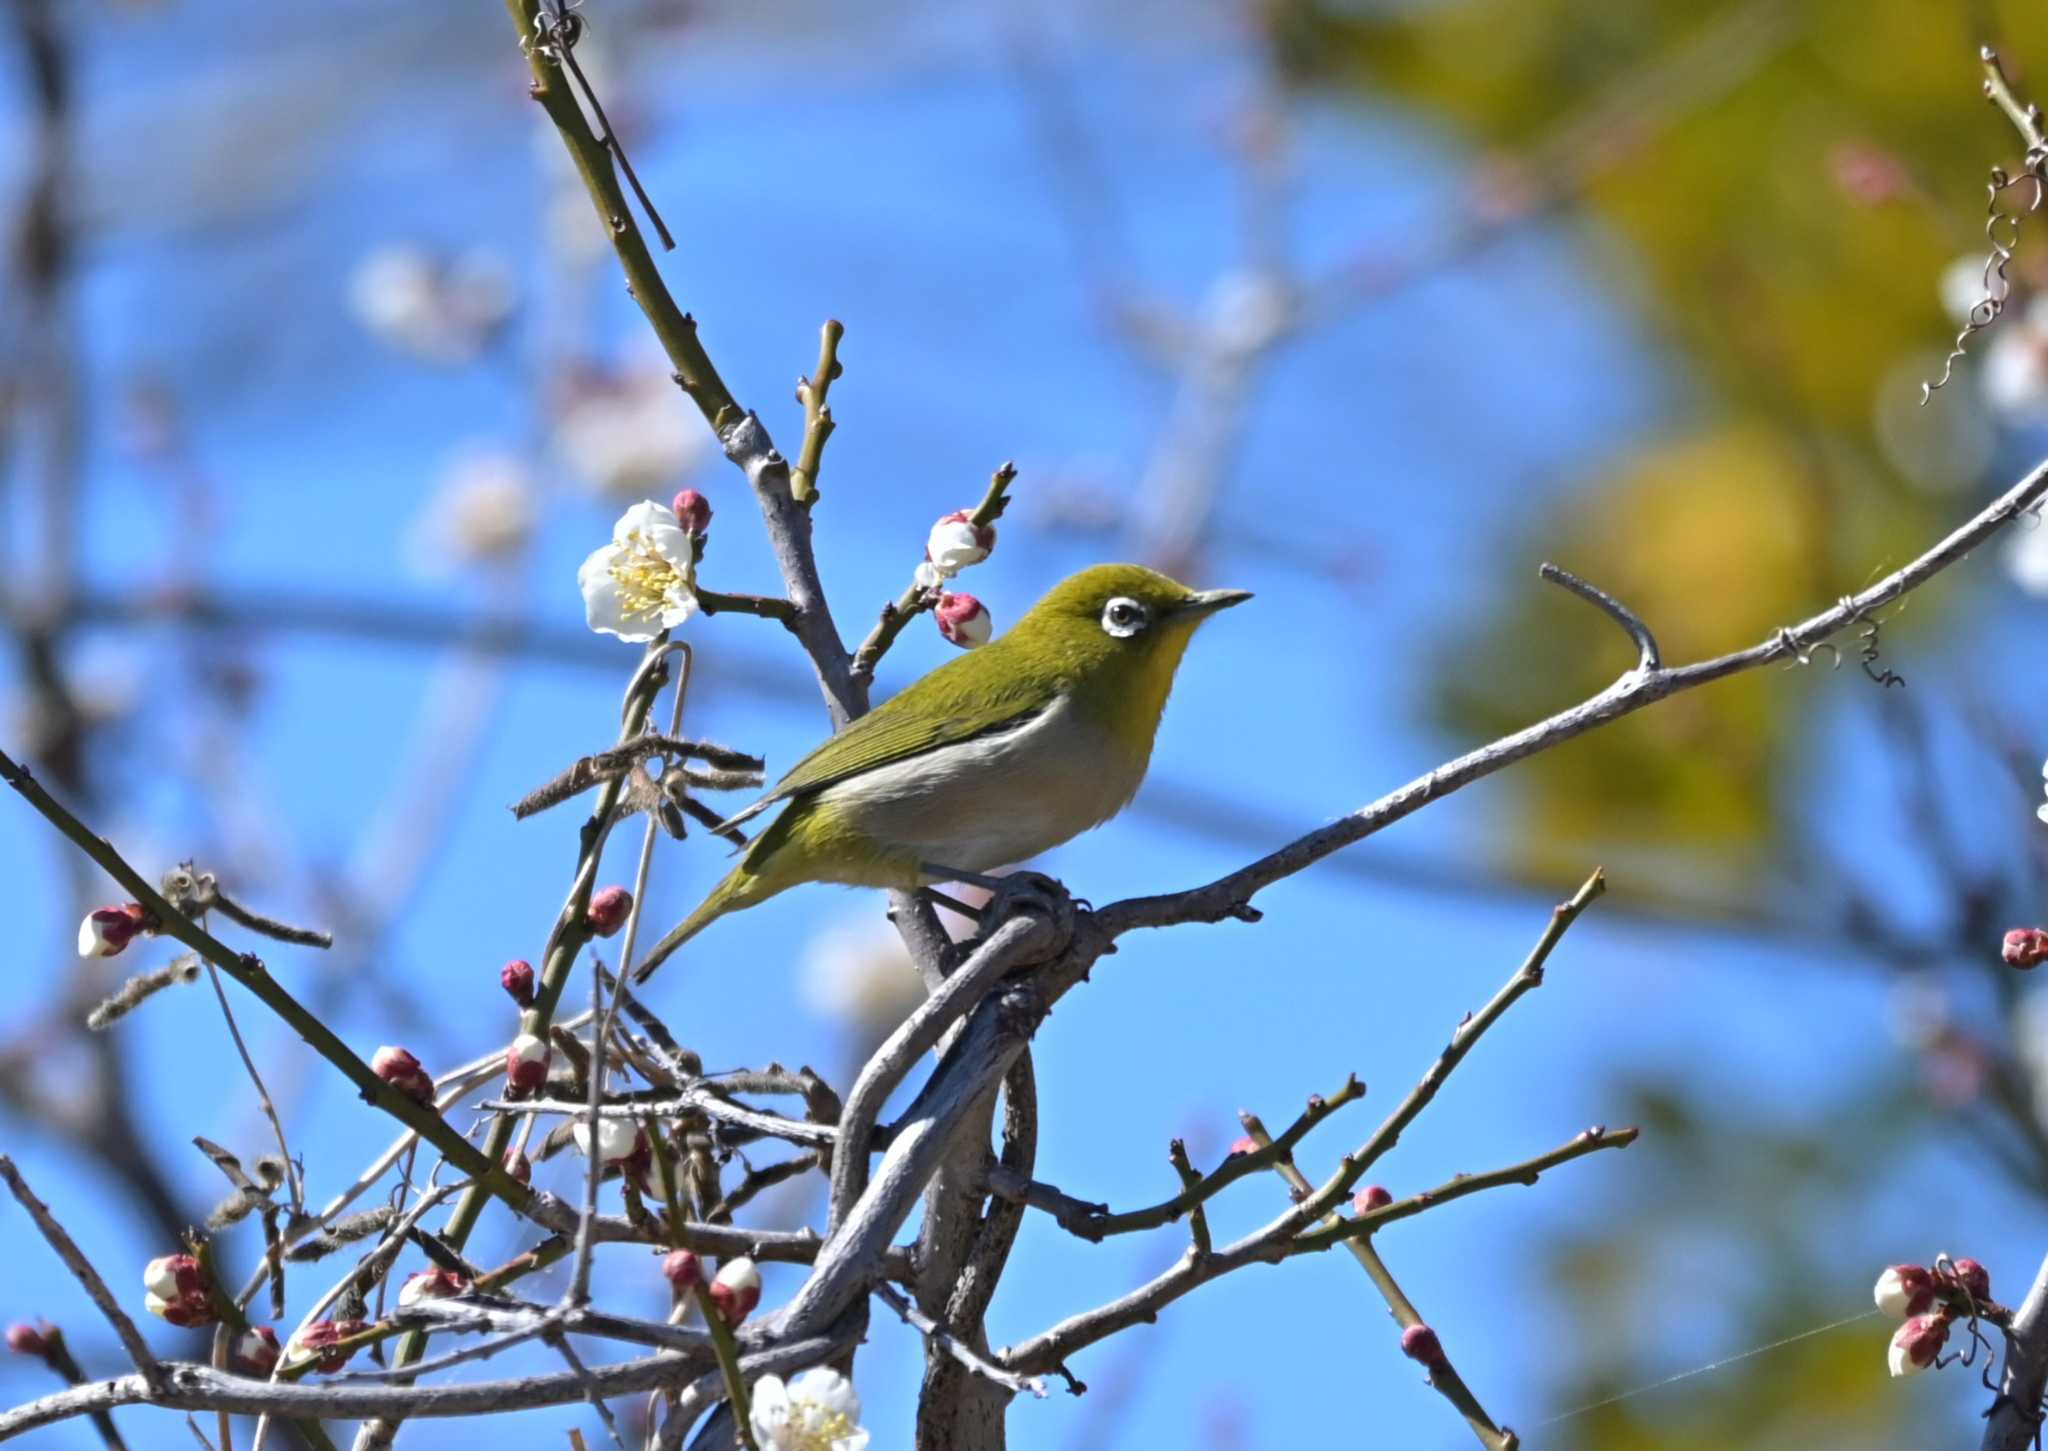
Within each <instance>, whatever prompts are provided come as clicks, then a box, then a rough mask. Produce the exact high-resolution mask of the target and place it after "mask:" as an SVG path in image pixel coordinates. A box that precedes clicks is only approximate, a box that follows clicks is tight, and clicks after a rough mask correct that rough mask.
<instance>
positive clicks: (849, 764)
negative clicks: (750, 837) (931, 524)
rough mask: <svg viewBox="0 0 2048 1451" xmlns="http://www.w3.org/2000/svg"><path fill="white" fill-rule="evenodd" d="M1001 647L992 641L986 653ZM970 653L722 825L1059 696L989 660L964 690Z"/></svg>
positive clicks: (969, 735)
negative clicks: (995, 670)
mask: <svg viewBox="0 0 2048 1451" xmlns="http://www.w3.org/2000/svg"><path fill="white" fill-rule="evenodd" d="M993 648H994V647H993V646H984V647H983V649H982V652H981V653H984V654H985V653H986V652H987V651H988V650H990V649H993ZM967 659H968V657H966V656H962V657H961V658H960V659H958V660H953V661H949V662H948V663H946V664H945V665H942V666H940V667H939V668H938V669H937V670H934V671H932V672H931V673H930V674H929V675H926V676H925V677H923V678H922V679H920V680H918V681H917V682H915V683H914V684H912V685H909V686H906V687H905V688H904V689H903V690H902V691H900V692H898V693H897V694H896V695H894V696H892V697H890V699H889V700H887V701H886V702H884V703H883V704H881V705H878V706H876V707H875V708H874V709H873V710H871V711H869V712H868V713H867V714H866V715H864V716H862V717H861V718H860V719H859V720H857V721H855V722H854V723H853V724H852V725H849V726H848V727H847V728H846V729H845V730H843V731H841V732H839V734H837V735H835V736H833V737H831V738H830V739H828V740H826V741H825V742H824V743H823V744H822V745H820V746H819V747H818V748H817V749H816V750H814V751H812V752H811V753H810V754H809V755H808V756H805V757H804V758H803V759H802V760H801V761H798V762H797V763H796V764H795V765H794V766H792V767H791V768H790V770H789V774H788V775H786V776H784V777H783V778H782V779H781V780H780V781H777V782H776V783H775V788H774V789H773V790H772V791H770V792H769V793H768V794H767V795H766V796H763V797H762V798H761V799H760V800H759V801H756V802H755V803H754V804H753V805H751V806H749V807H747V808H746V809H745V810H744V811H741V812H739V813H738V814H737V815H735V816H732V817H729V818H728V819H726V820H725V821H724V822H722V823H720V828H719V829H720V830H723V829H724V828H725V827H728V826H737V825H739V824H740V823H741V822H743V821H747V820H750V819H751V818H753V817H755V816H758V815H760V814H761V813H762V812H763V811H766V810H767V809H768V808H769V807H771V806H773V805H775V804H776V803H777V802H778V801H787V800H790V799H792V798H794V797H797V796H804V795H808V794H810V793H812V792H814V791H822V790H824V789H825V788H826V787H827V786H831V785H834V784H835V783H837V782H840V781H844V780H846V779H847V778H849V777H851V776H858V775H859V774H860V773H861V772H863V771H869V770H873V769H874V768H875V767H877V766H886V765H889V764H891V763H892V762H896V761H901V760H905V759H907V758H909V757H911V756H918V755H923V754H924V753H925V752H927V751H935V750H938V749H939V748H940V747H942V746H951V745H957V744H959V743H960V742H962V741H966V740H972V739H973V738H974V737H976V736H980V735H986V734H989V733H990V732H993V731H1000V730H1005V729H1007V728H1009V727H1010V726H1013V725H1017V724H1019V723H1021V722H1022V721H1024V720H1026V719H1028V718H1029V717H1030V716H1033V715H1035V714H1037V713H1038V712H1039V711H1040V710H1042V709H1044V708H1045V707H1046V706H1048V705H1050V704H1051V703H1052V700H1053V698H1054V697H1052V696H1049V695H1048V694H1047V693H1046V692H1045V689H1044V686H1043V685H1042V684H1041V685H1039V686H1038V687H1037V688H1036V689H1034V688H1033V687H1032V686H1031V685H1030V684H1029V683H1028V682H1023V681H1019V680H1016V679H1014V678H1010V677H1008V676H1006V675H1003V674H998V675H996V676H995V678H994V680H993V682H991V680H990V679H989V673H988V671H987V670H986V668H984V669H982V670H980V671H977V672H975V673H974V674H973V675H969V676H967V677H966V678H967V679H968V680H971V681H973V683H974V687H975V688H974V689H972V690H971V691H969V690H963V689H962V688H961V687H962V685H963V683H964V682H963V679H962V672H959V671H957V670H955V668H954V667H955V666H959V665H965V664H966V663H967ZM977 663H983V662H977Z"/></svg>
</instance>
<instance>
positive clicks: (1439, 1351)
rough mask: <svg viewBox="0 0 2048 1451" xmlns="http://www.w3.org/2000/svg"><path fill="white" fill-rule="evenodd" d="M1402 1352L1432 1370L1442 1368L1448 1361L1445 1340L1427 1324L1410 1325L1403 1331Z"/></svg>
mask: <svg viewBox="0 0 2048 1451" xmlns="http://www.w3.org/2000/svg"><path fill="white" fill-rule="evenodd" d="M1401 1353H1402V1354H1403V1355H1405V1356H1407V1357H1408V1358H1409V1359H1410V1360H1415V1361H1420V1362H1421V1363H1422V1364H1423V1365H1426V1366H1428V1367H1429V1368H1430V1369H1431V1370H1438V1369H1441V1368H1442V1367H1443V1366H1444V1364H1445V1363H1446V1362H1445V1360H1444V1347H1443V1342H1442V1341H1440V1340H1438V1339H1437V1338H1436V1332H1435V1331H1434V1330H1432V1329H1430V1328H1429V1327H1428V1326H1427V1325H1410V1326H1409V1327H1408V1328H1407V1329H1406V1330H1403V1331H1402V1332H1401Z"/></svg>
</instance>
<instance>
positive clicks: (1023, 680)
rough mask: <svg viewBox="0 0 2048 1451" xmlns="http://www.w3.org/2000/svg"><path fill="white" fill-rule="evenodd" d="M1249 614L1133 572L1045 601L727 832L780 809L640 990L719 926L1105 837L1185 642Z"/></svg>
mask: <svg viewBox="0 0 2048 1451" xmlns="http://www.w3.org/2000/svg"><path fill="white" fill-rule="evenodd" d="M1247 598H1249V596H1248V595H1246V594H1245V593H1244V592H1243V591H1242V590H1208V591H1197V590H1191V589H1189V588H1188V587H1187V586H1185V585H1182V584H1178V583H1176V582H1174V581H1173V580H1171V579H1168V578H1167V577H1166V576H1165V575H1163V574H1159V573H1156V572H1155V571H1153V570H1149V569H1145V568H1143V567H1142V566H1139V565H1135V564H1105V565H1097V566H1096V567H1095V568H1093V569H1085V570H1083V571H1081V572H1080V573H1079V574H1076V575H1074V576H1072V577H1071V578H1069V579H1067V580H1065V581H1063V582H1061V583H1060V584H1059V585H1056V586H1055V587H1054V588H1053V590H1052V591H1051V592H1050V593H1049V594H1047V595H1046V596H1045V598H1043V599H1041V600H1040V601H1039V602H1038V603H1037V604H1036V605H1034V606H1033V607H1032V608H1031V609H1030V611H1029V612H1027V613H1026V614H1025V615H1024V617H1023V618H1022V619H1020V620H1018V621H1017V623H1016V625H1015V626H1013V627H1012V628H1011V629H1010V630H1009V631H1008V632H1007V633H1006V634H1003V635H1001V636H999V637H998V638H996V639H995V640H992V641H990V642H989V643H988V644H987V645H984V646H983V647H982V648H981V649H979V650H975V651H971V652H969V653H967V654H964V655H962V656H960V657H959V658H958V659H955V660H951V661H948V662H947V663H946V664H944V665H942V666H940V667H939V668H938V669H936V670H934V671H932V672H931V673H930V674H929V675H926V676H925V677H924V678H923V679H921V680H919V681H917V682H916V683H914V684H912V685H910V686H908V687H906V688H905V689H904V690H903V691H902V692H901V693H899V694H898V695H896V696H895V697H894V698H892V699H891V700H889V701H888V702H887V703H886V704H883V705H881V706H878V707H877V708H876V709H874V710H873V711H871V712H869V713H868V714H867V715H865V716H862V717H861V718H860V719H859V720H857V721H854V722H853V723H852V724H851V725H849V726H847V727H846V729H845V730H843V731H841V732H840V733H839V734H837V735H835V736H833V737H832V738H831V739H829V740H827V741H826V742H824V744H822V745H820V746H819V747H818V748H817V749H816V750H814V751H812V752H811V753H810V754H809V755H808V756H806V757H804V758H803V760H801V761H799V762H797V764H796V766H795V767H794V768H792V769H791V771H790V772H789V774H788V775H786V776H784V777H783V778H782V779H781V780H780V781H779V782H777V783H776V785H775V788H774V789H773V790H771V791H770V792H769V793H768V794H767V795H766V796H763V797H762V798H761V799H760V800H759V801H757V802H755V803H754V804H753V805H752V806H749V807H748V808H747V809H746V810H744V811H742V812H740V813H739V814H738V815H737V816H735V817H733V818H732V822H731V823H729V824H737V823H740V822H744V821H747V820H749V819H751V818H752V817H754V816H756V815H758V814H759V813H761V812H763V811H766V810H768V809H770V808H771V807H774V806H776V805H778V804H783V803H787V804H786V806H785V809H784V810H783V812H782V814H781V816H779V817H778V818H777V819H776V820H775V821H774V823H773V824H772V825H770V826H769V827H768V828H767V830H765V831H763V832H762V833H761V834H760V835H759V836H757V837H756V838H755V839H754V840H753V842H752V843H751V844H749V845H748V846H747V847H746V849H745V851H744V853H743V854H742V856H741V858H740V861H739V863H738V865H736V866H735V867H734V868H733V869H732V871H731V873H730V874H728V875H727V876H726V878H725V880H724V881H722V882H720V883H719V884H718V885H717V886H716V887H715V888H713V889H712V892H711V894H710V895H709V896H708V897H706V898H705V899H704V902H703V904H702V905H701V906H699V907H698V908H697V910H696V911H694V912H692V913H691V914H690V915H689V917H687V918H686V919H684V921H683V922H682V923H681V924H680V925H679V926H678V927H676V928H675V930H674V931H672V932H670V933H669V934H668V936H667V937H665V938H663V939H662V941H661V942H660V943H658V944H657V945H656V946H655V948H654V949H653V950H652V951H651V952H650V953H649V954H648V955H647V958H646V966H645V968H644V969H643V975H644V972H645V971H652V970H653V968H654V967H655V966H657V965H659V964H660V962H661V961H662V960H663V959H664V958H666V957H667V956H668V955H669V953H671V952H673V951H674V950H675V949H676V948H677V947H679V946H680V945H681V944H682V943H683V942H685V941H687V940H688V939H689V938H691V937H693V936H695V935H696V934H697V933H698V932H699V931H701V930H702V929H703V928H704V927H705V926H706V925H707V924H708V923H710V922H712V921H713V920H715V919H716V918H718V917H721V916H723V915H725V914H726V913H727V912H733V911H738V910H740V909H741V908H744V907H751V906H753V905H754V904H755V903H757V902H761V901H764V900H765V899H767V898H769V897H772V896H774V895H775V894H776V893H777V892H781V891H783V890H785V889H787V888H789V887H793V886H795V885H797V884H798V883H800V882H842V883H847V884H850V885H856V886H870V887H914V886H918V885H921V884H923V883H924V882H926V881H929V880H930V876H929V874H928V873H926V872H925V871H923V870H922V867H923V866H924V864H926V863H935V864H937V865H939V866H944V867H951V868H953V869H955V870H957V871H968V872H981V871H986V870H988V869H989V868H991V867H999V866H1007V865H1010V864H1012V863H1014V862H1018V861H1022V860H1024V859H1025V858H1027V857H1030V856H1034V855H1036V854H1037V853H1039V852H1042V851H1046V850H1048V849H1050V848H1052V847H1054V846H1057V845H1059V844H1060V843H1061V842H1063V841H1066V840H1068V839H1069V838H1070V837H1073V836H1076V835H1078V834H1080V833H1081V832H1083V831H1086V830H1087V829H1088V828H1089V827H1091V826H1095V825H1098V824H1100V823H1101V822H1103V821H1106V820H1107V819H1108V818H1109V817H1111V816H1113V815H1115V814H1116V813H1117V812H1118V811H1120V810H1122V809H1123V807H1124V806H1125V805H1126V804H1127V803H1128V802H1129V801H1130V799H1131V797H1132V796H1133V795H1135V794H1136V792H1137V789H1138V785H1139V783H1140V782H1141V781H1143V780H1144V776H1145V767H1146V765H1147V764H1148V763H1149V762H1150V760H1151V756H1152V741H1153V737H1154V735H1155V733H1156V732H1157V731H1158V728H1159V718H1160V716H1161V714H1162V713H1163V712H1164V711H1165V709H1166V697H1167V694H1168V693H1169V692H1170V691H1171V690H1172V688H1173V677H1174V672H1175V670H1176V669H1178V668H1179V665H1180V661H1181V655H1182V653H1183V652H1184V651H1185V650H1186V648H1187V643H1188V639H1189V637H1190V636H1191V635H1192V634H1193V633H1194V628H1195V626H1196V625H1197V624H1199V623H1200V622H1201V620H1202V619H1204V618H1206V617H1207V616H1208V615H1209V614H1211V613H1213V612H1215V611H1216V610H1219V609H1223V608H1226V607H1228V606H1230V605H1234V604H1237V603H1239V602H1240V601H1242V600H1244V599H1247Z"/></svg>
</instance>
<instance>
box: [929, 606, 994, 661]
mask: <svg viewBox="0 0 2048 1451" xmlns="http://www.w3.org/2000/svg"><path fill="white" fill-rule="evenodd" d="M932 618H933V619H935V620H937V621H938V622H939V633H940V634H941V635H943V636H944V637H945V638H946V639H947V641H948V642H950V643H952V644H955V645H958V646H959V647H960V648H961V649H963V650H974V649H979V648H980V647H981V646H983V645H986V644H987V643H988V637H989V635H990V633H991V632H992V631H993V630H994V628H995V623H994V621H992V620H991V619H990V618H989V614H988V609H987V608H986V607H985V606H984V605H983V604H982V602H981V601H980V600H978V599H976V598H975V597H974V596H973V595H949V594H942V595H940V596H939V603H938V605H937V607H936V608H934V609H933V610H932Z"/></svg>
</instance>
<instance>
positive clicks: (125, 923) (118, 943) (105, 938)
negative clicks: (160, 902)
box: [78, 902, 156, 957]
mask: <svg viewBox="0 0 2048 1451" xmlns="http://www.w3.org/2000/svg"><path fill="white" fill-rule="evenodd" d="M155 929H156V919H155V918H154V917H152V916H150V915H149V909H148V908H147V907H144V906H143V905H142V904H141V903H140V902H129V903H127V904H126V905H124V906H120V907H95V908H93V910H92V911H90V912H88V913H86V914H85V920H84V921H82V922H80V923H79V924H78V955H79V956H80V957H113V956H116V955H117V954H119V953H120V952H121V951H122V950H123V949H125V948H126V947H127V946H128V944H129V943H131V942H133V941H134V940H135V939H136V938H137V937H139V936H141V935H142V934H143V933H145V932H152V931H154V930H155Z"/></svg>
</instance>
